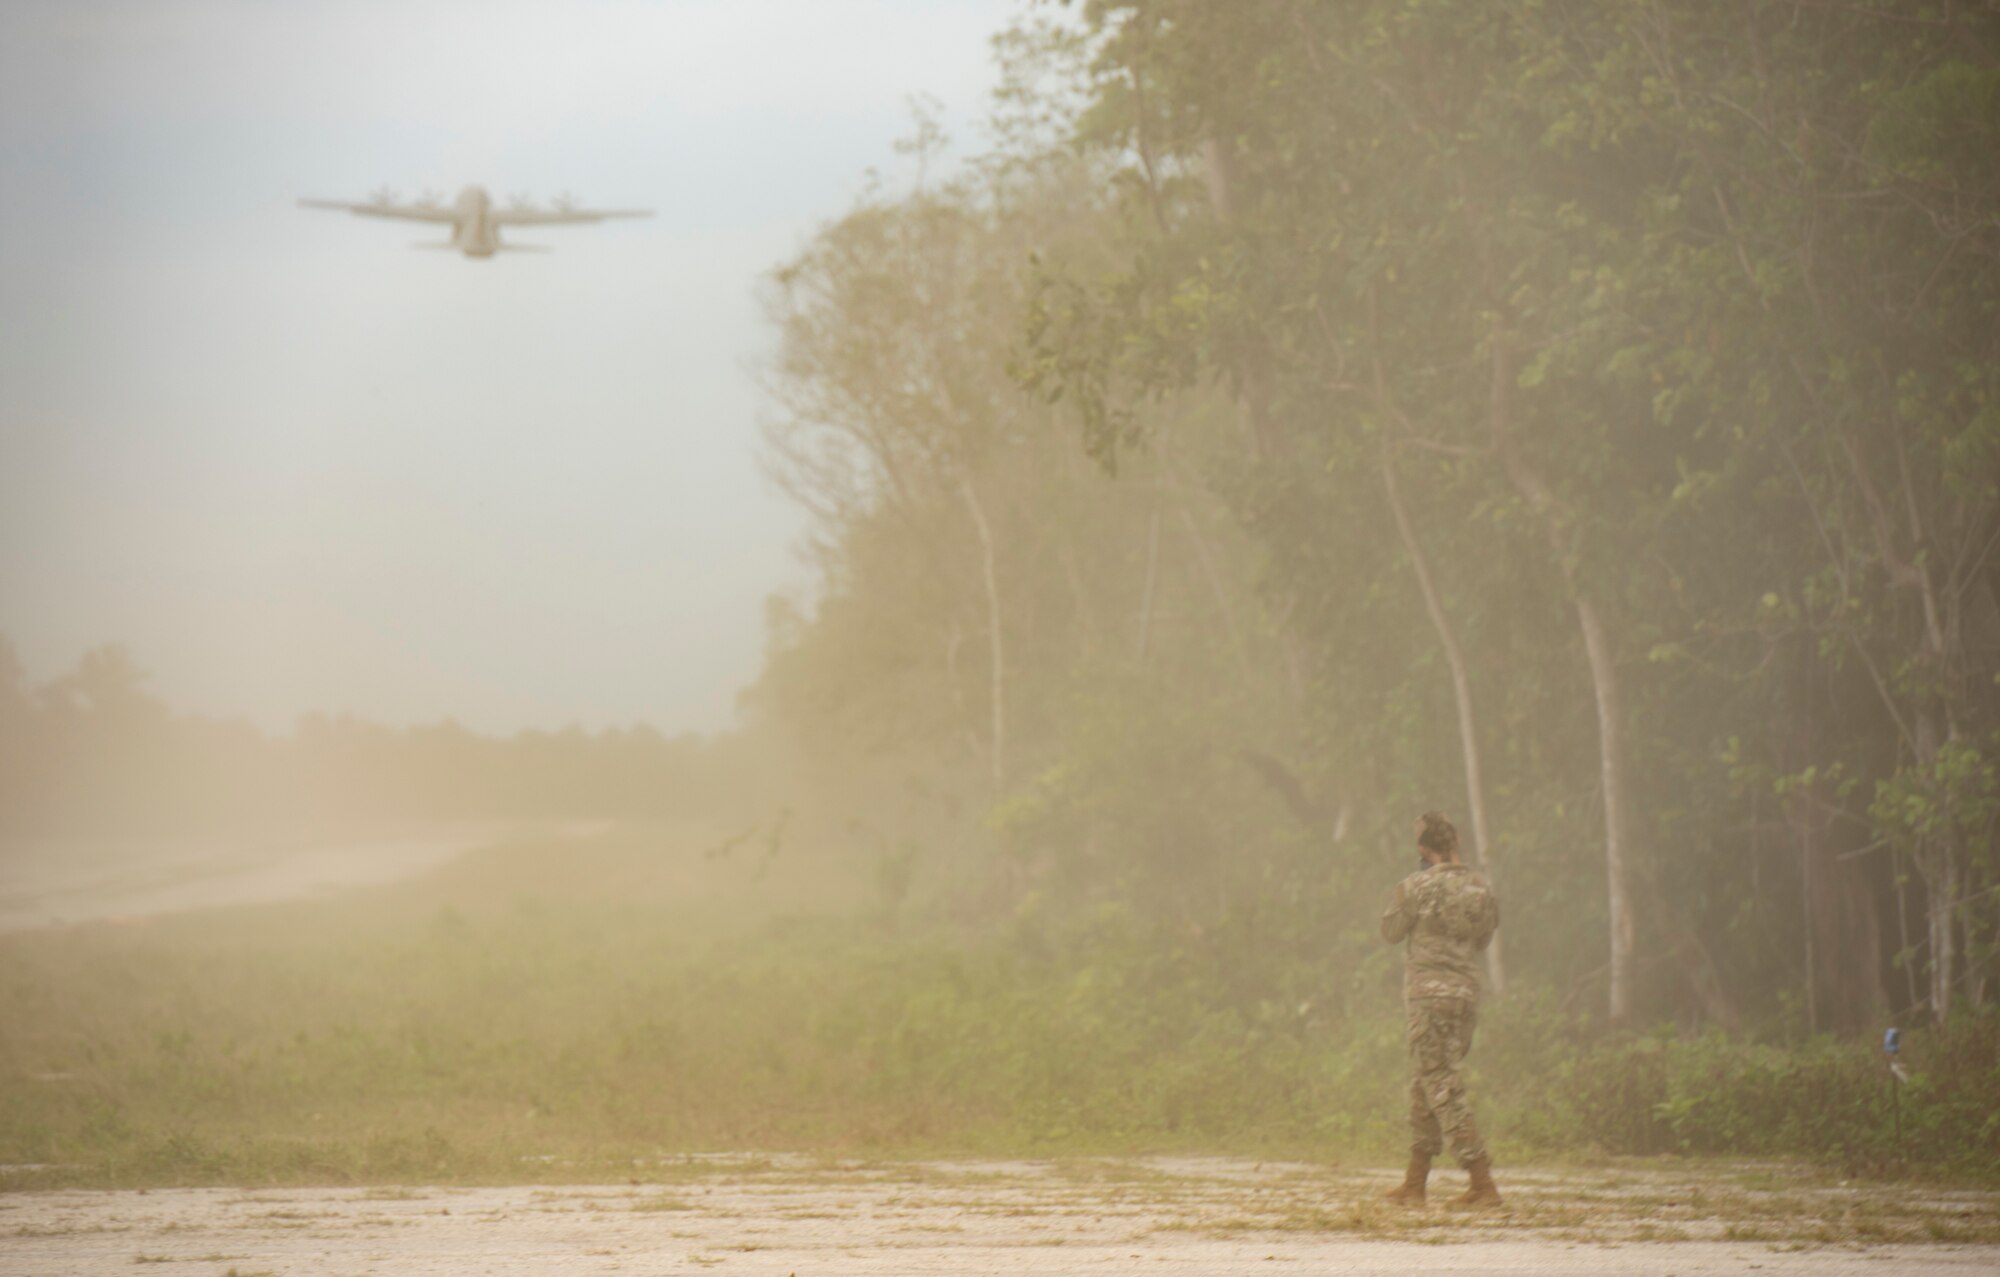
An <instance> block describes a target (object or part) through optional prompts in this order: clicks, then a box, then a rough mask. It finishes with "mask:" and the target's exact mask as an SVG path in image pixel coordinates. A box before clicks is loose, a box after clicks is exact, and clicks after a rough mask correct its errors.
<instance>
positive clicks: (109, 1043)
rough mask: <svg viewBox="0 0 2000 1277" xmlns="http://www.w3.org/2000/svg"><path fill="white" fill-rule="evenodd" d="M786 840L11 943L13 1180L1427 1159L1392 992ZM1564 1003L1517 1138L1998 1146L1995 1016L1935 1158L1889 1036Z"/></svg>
mask: <svg viewBox="0 0 2000 1277" xmlns="http://www.w3.org/2000/svg"><path fill="white" fill-rule="evenodd" d="M724 848H727V849H728V853H727V854H726V855H718V854H716V853H717V851H718V849H724ZM788 855H789V856H791V857H793V858H790V859H788V858H786V857H774V856H771V855H769V854H768V853H767V851H766V849H763V848H760V847H759V846H757V845H756V844H755V843H749V844H742V843H738V844H733V845H732V844H730V843H729V842H728V840H727V839H725V838H724V837H723V836H722V835H721V834H720V833H717V832H715V831H707V830H700V829H688V828H681V829H651V830H648V829H629V830H624V831H620V832H615V833H610V834H606V835H602V836H599V837H596V838H592V839H588V840H584V841H578V842H571V843H564V844H543V845H512V846H500V847H495V848H491V849H488V850H485V851H482V852H477V853H473V854H471V855H468V856H466V857H464V858H462V859H460V860H458V861H455V862H453V863H452V864H450V865H448V866H447V867H446V868H444V869H442V870H440V871H437V872H435V873H432V874H430V875H427V876H424V877H422V878H418V879H414V880H411V881H407V882H404V883H400V884H396V885H393V886H388V887H382V888H376V889H371V890H366V891H352V892H347V893H343V894H340V895H337V896H332V897H328V898H324V899H316V900H307V901H298V902H293V903H287V904H281V905H265V906H257V907H243V908H235V909H225V910H213V911H209V912H206V913H192V914H182V915H178V916H171V917H163V918H156V919H151V920H147V921H144V922H137V923H132V924H128V925H102V924H100V925H91V926H78V927H71V928H65V929H60V930H46V931H39V932H31V933H22V934H16V935H12V936H6V937H0V1187H3V1186H13V1187H30V1186H53V1185H131V1186H139V1185H165V1184H205V1183H228V1184H262V1183H268V1184H344V1183H354V1184H371V1183H372V1184H386V1183H416V1182H434V1183H507V1182H526V1181H535V1182H551V1181H572V1182H588V1181H606V1180H612V1181H616V1180H622V1179H624V1178H626V1177H627V1176H628V1175H630V1174H633V1173H634V1166H635V1163H637V1164H639V1165H643V1166H645V1167H647V1168H649V1169H647V1170H646V1171H645V1172H644V1173H645V1174H646V1175H647V1177H648V1178H650V1179H654V1180H657V1179H659V1178H660V1177H661V1176H662V1175H666V1176H669V1177H671V1176H672V1175H675V1174H686V1175H694V1176H699V1175H702V1174H706V1173H708V1172H707V1171H706V1170H705V1169H704V1168H705V1167H708V1166H710V1165H713V1164H714V1163H710V1162H704V1161H681V1160H679V1159H681V1158H682V1157H683V1156H684V1155H686V1154H690V1153H728V1154H732V1155H737V1156H739V1157H754V1156H755V1155H757V1154H758V1153H760V1152H773V1151H787V1152H803V1153H806V1154H809V1155H810V1154H826V1155H829V1156H833V1155H838V1156H856V1155H861V1156H888V1157H913V1156H926V1155H938V1154H949V1155H1033V1156H1078V1155H1080V1156H1091V1155H1122V1154H1132V1153H1163V1152H1202V1153H1228V1154H1238V1155H1249V1156H1272V1157H1285V1158H1293V1159H1299V1160H1305V1161H1315V1162H1329V1161H1341V1160H1346V1161H1353V1160H1356V1159H1359V1160H1365V1161H1368V1162H1371V1163H1386V1162H1390V1161H1394V1160H1396V1159H1398V1158H1399V1157H1400V1156H1401V1150H1402V1141H1403V1138H1404V1137H1403V1134H1402V1120H1403V1105H1404V1100H1403V1088H1404V1086H1405V1085H1406V1082H1405V1077H1404V1074H1403V1068H1404V1062H1403V1053H1402V1044H1401V1026H1400V1020H1399V1017H1398V1014H1397V1011H1396V1008H1395V1007H1394V1005H1393V994H1389V993H1386V992H1385V994H1384V996H1383V998H1382V999H1381V1002H1382V1006H1381V1008H1380V1013H1379V1014H1373V1015H1370V1016H1369V1017H1368V1018H1367V1019H1365V1020H1364V1021H1361V1022H1356V1023H1349V1024H1345V1025H1318V1026H1309V1027H1304V1028H1302V1027H1299V1026H1298V1025H1297V1023H1296V1022H1295V1021H1293V1020H1289V1019H1287V1018H1285V1016H1284V1015H1283V1014H1282V1010H1283V1009H1282V1008H1281V1009H1279V1012H1273V1011H1272V1010H1271V1008H1269V1007H1261V1008H1260V1007H1257V1006H1246V1005H1244V1004H1243V1002H1242V999H1241V998H1240V996H1237V995H1235V994H1233V993H1232V992H1230V989H1229V986H1228V982H1227V980H1226V979H1222V978H1220V977H1218V976H1217V975H1216V974H1215V973H1214V972H1212V971H1209V970H1207V969H1206V968H1204V967H1203V966H1201V965H1200V964H1193V965H1190V964H1189V963H1187V962H1185V961H1181V960H1178V959H1177V960H1175V961H1170V962H1163V961H1161V960H1160V958H1159V956H1158V954H1157V953H1156V952H1154V951H1153V950H1150V949H1148V948H1147V947H1145V946H1144V945H1139V946H1132V945H1129V944H1128V945H1125V946H1124V947H1119V946H1117V945H1108V946H1103V947H1100V948H1098V949H1082V950H1079V949H1074V948H1072V949H1068V950H1063V949H1057V950H1054V951H1050V952H1041V953H1039V954H1038V953H1036V952H1035V946H1033V945H1023V944H1020V943H1016V942H1012V941H1007V940H1003V939H1002V938H1000V937H998V936H994V935H984V936H973V935H953V934H951V933H949V932H948V931H947V929H946V928H944V927H943V926H926V925H924V924H923V921H922V919H921V918H919V917H914V916H913V917H906V918H903V919H902V920H901V922H900V925H891V923H892V920H891V919H890V918H889V917H888V916H887V914H886V913H885V908H884V906H883V904H882V898H883V897H882V895H881V893H880V892H878V891H877V890H876V888H875V887H874V886H872V885H871V882H872V879H871V876H870V874H869V873H868V872H867V870H866V867H860V868H858V869H857V867H855V866H843V865H839V864H836V863H834V862H831V861H828V860H812V859H808V858H805V857H803V856H799V855H798V854H797V853H796V852H788ZM1288 1026H1289V1027H1288ZM1568 1027H1569V1026H1567V1025H1565V1024H1564V1023H1562V1022H1560V1021H1558V1020H1552V1019H1551V1018H1550V1015H1549V1013H1548V1011H1547V1007H1546V1004H1545V1003H1541V1004H1538V1003H1536V1002H1534V1001H1533V1000H1532V999H1521V998H1510V999H1509V1001H1508V1002H1507V1003H1506V1004H1502V1005H1500V1006H1497V1007H1495V1008H1493V1009H1492V1011H1491V1013H1490V1014H1489V1016H1488V1021H1487V1023H1484V1024H1483V1025H1482V1029H1481V1035H1482V1036H1481V1041H1480V1043H1479V1046H1478V1048H1477V1049H1476V1050H1475V1053H1474V1068H1473V1071H1472V1078H1471V1080H1472V1085H1473V1090H1474V1099H1475V1104H1476V1106H1477V1108H1478V1111H1479V1113H1480V1116H1481V1120H1482V1123H1483V1124H1484V1125H1485V1126H1486V1128H1487V1130H1488V1134H1489V1136H1490V1137H1491V1139H1492V1141H1493V1143H1494V1146H1495V1148H1496V1150H1497V1152H1498V1154H1499V1156H1500V1158H1501V1160H1502V1161H1503V1162H1507V1161H1513V1162H1519V1161H1521V1160H1524V1159H1526V1158H1529V1157H1534V1158H1537V1159H1541V1160H1547V1159H1549V1158H1551V1157H1558V1158H1566V1159H1573V1158H1578V1157H1583V1158H1591V1157H1596V1156H1600V1155H1603V1154H1606V1153H1658V1152H1684V1153H1692V1154H1719V1155H1742V1154H1755V1155H1760V1156H1773V1155H1775V1156H1792V1157H1808V1158H1815V1159H1818V1160H1820V1161H1822V1162H1825V1163H1830V1164H1834V1165H1836V1166H1843V1167H1846V1168H1847V1169H1848V1170H1849V1171H1850V1172H1854V1171H1859V1172H1860V1173H1869V1172H1870V1170H1871V1169H1875V1170H1881V1169H1885V1168H1886V1169H1887V1170H1889V1171H1892V1172H1900V1171H1902V1170H1908V1169H1927V1170H1928V1171H1931V1172H1936V1173H1945V1174H1949V1175H1953V1176H1959V1177H1963V1176H1967V1175H1970V1176H1972V1177H1974V1178H1991V1177H1992V1176H1993V1175H1994V1174H1995V1173H1996V1170H1995V1162H1996V1160H2000V1159H1994V1158H1992V1157H1991V1156H1990V1155H1989V1154H1988V1153H1987V1151H1986V1150H1987V1149H1988V1148H1989V1146H1990V1145H1991V1144H1992V1142H1993V1139H1994V1130H1995V1129H1996V1121H1997V1119H1995V1118H1994V1117H1993V1113H1994V1111H1995V1109H1994V1105H1995V1103H1996V1101H1995V1099H1994V1095H1993V1091H1992V1089H1991V1088H1988V1087H1986V1086H1985V1085H1984V1082H1985V1080H1986V1079H1989V1078H1990V1077H1991V1076H1992V1074H1993V1072H1994V1066H1993V1061H1992V1058H1991V1057H1992V1056H1993V1054H1994V1053H1993V1051H1992V1049H1991V1048H1992V1038H1993V1033H1992V1026H1991V1025H1990V1024H1987V1025H1985V1026H1984V1028H1978V1027H1977V1026H1975V1031H1974V1032H1972V1033H1971V1034H1968V1035H1962V1036H1961V1038H1960V1039H1958V1040H1957V1041H1958V1047H1957V1048H1955V1049H1959V1050H1960V1054H1961V1056H1962V1057H1963V1058H1962V1059H1960V1060H1959V1062H1958V1063H1956V1064H1953V1065H1952V1066H1951V1067H1952V1068H1953V1069H1954V1070H1956V1072H1954V1073H1952V1074H1950V1075H1948V1076H1947V1075H1945V1074H1942V1073H1941V1074H1940V1075H1939V1077H1938V1078H1936V1079H1933V1080H1929V1081H1926V1082H1925V1086H1926V1087H1928V1090H1924V1091H1921V1092H1919V1093H1914V1094H1913V1095H1912V1097H1911V1100H1910V1102H1909V1103H1908V1104H1906V1107H1905V1112H1904V1117H1905V1121H1906V1123H1908V1124H1909V1125H1910V1127H1911V1131H1912V1139H1911V1141H1910V1143H1909V1145H1908V1147H1909V1148H1911V1149H1913V1150H1916V1151H1917V1152H1919V1153H1921V1152H1922V1151H1923V1150H1924V1149H1926V1148H1929V1149H1932V1150H1933V1151H1934V1153H1935V1155H1933V1156H1928V1157H1920V1158H1917V1159H1911V1160H1906V1159H1905V1158H1904V1157H1903V1156H1902V1153H1901V1151H1900V1150H1899V1149H1897V1148H1891V1147H1890V1146H1888V1145H1887V1144H1886V1143H1885V1141H1887V1140H1888V1139H1889V1134H1888V1127H1887V1125H1886V1122H1887V1113H1886V1110H1883V1109H1881V1107H1880V1103H1879V1101H1880V1099H1881V1094H1882V1093H1881V1091H1880V1090H1879V1088H1878V1087H1877V1086H1876V1079H1875V1077H1874V1074H1873V1073H1871V1072H1870V1071H1869V1069H1870V1068H1871V1067H1872V1065H1871V1062H1870V1061H1869V1060H1868V1059H1866V1058H1864V1057H1865V1051H1862V1050H1861V1049H1860V1048H1858V1047H1854V1046H1852V1045H1843V1044H1835V1043H1830V1042H1827V1043H1820V1044H1817V1045H1815V1046H1813V1047H1811V1049H1809V1050H1796V1051H1791V1052H1784V1051H1777V1050H1774V1049H1773V1048H1770V1047H1768V1046H1753V1045H1750V1044H1738V1043H1733V1042H1729V1041H1725V1040H1721V1039H1718V1038H1714V1037H1708V1038H1698V1039H1693V1040H1685V1041H1681V1040H1672V1039H1665V1038H1632V1037H1626V1038H1622V1039H1617V1040H1609V1039H1607V1040H1601V1041H1599V1042H1597V1043H1595V1044H1592V1043H1579V1042H1577V1041H1576V1040H1574V1039H1572V1038H1570V1037H1568V1036H1566V1031H1567V1029H1568ZM1592 1052H1594V1053H1595V1054H1592ZM1936 1058H1937V1059H1939V1060H1941V1061H1942V1060H1944V1059H1945V1055H1944V1053H1943V1052H1942V1051H1941V1050H1940V1051H1939V1052H1937V1053H1936ZM1940 1067H1942V1066H1940ZM1926 1140H1928V1141H1930V1142H1929V1143H1928V1144H1926V1143H1924V1141H1926ZM1945 1141H1948V1142H1945ZM1885 1149H1887V1150H1888V1151H1887V1152H1886V1153H1885V1152H1884V1150H1885ZM661 1159H667V1167H666V1168H665V1169H662V1165H661ZM676 1166H677V1167H680V1169H679V1170H674V1169H672V1168H673V1167H676ZM1982 1168H1984V1169H1983V1170H1982Z"/></svg>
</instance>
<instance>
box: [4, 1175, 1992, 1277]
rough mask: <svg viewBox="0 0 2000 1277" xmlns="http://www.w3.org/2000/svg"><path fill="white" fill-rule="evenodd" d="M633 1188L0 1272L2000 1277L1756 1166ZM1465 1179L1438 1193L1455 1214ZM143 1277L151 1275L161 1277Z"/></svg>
mask: <svg viewBox="0 0 2000 1277" xmlns="http://www.w3.org/2000/svg"><path fill="white" fill-rule="evenodd" d="M633 1177H634V1178H635V1179H637V1180H638V1181H639V1182H638V1183H629V1184H623V1185H617V1186H554V1187H506V1188H309V1189H268V1190H266V1189H254V1190H239V1189H155V1190H152V1191H150V1192H137V1191H119V1192H92V1191H67V1190H66V1191H26V1192H15V1193H9V1194H6V1195H4V1196H0V1273H5V1274H22V1275H23V1277H25V1275H27V1274H34V1275H36V1277H67V1275H70V1274H74V1275H76V1277H85V1275H88V1277H100V1275H101V1274H106V1273H123V1272H132V1271H134V1270H135V1266H136V1267H137V1268H138V1270H139V1271H148V1272H161V1273H167V1274H200V1275H201V1277H211V1275H214V1277H223V1275H225V1274H228V1273H230V1272H231V1271H232V1270H233V1271H234V1273H235V1274H237V1277H252V1275H253V1274H260V1275H261V1274H270V1275H272V1277H360V1275H361V1274H380V1275H382V1277H391V1275H394V1277H475V1275H478V1277H500V1275H512V1274H520V1275H521V1277H527V1275H529V1274H535V1275H537V1277H540V1275H542V1274H550V1273H563V1274H663V1273H688V1272H699V1271H704V1270H711V1269H712V1270H715V1271H717V1272H720V1273H725V1274H726V1273H738V1274H758V1275H765V1274H771V1275H775V1277H787V1275H789V1274H797V1275H798V1277H809V1275H810V1277H821V1275H824V1277H837V1275H846V1274H857V1275H858V1274H869V1275H871V1277H889V1275H896V1274H908V1275H910V1277H918V1275H930V1274H938V1275H940V1277H941V1275H943V1274H953V1275H954V1277H956V1275H960V1274H977V1273H1029V1274H1034V1273H1157V1274H1197V1273H1198V1274H1203V1275H1205V1277H1206V1275H1210V1274H1237V1273H1262V1274H1270V1273H1285V1272H1291V1273H1343V1274H1383V1275H1385V1277H1386V1275H1387V1274H1403V1273H1523V1274H1525V1273H1577V1274H1583V1273H1590V1274H1614V1275H1622V1274H1650V1275H1652V1277H1661V1275H1664V1274H1674V1275H1676V1277H1694V1275H1696V1274H1709V1273H1749V1272H1757V1273H1760V1274H1773V1275H1776V1274H1805V1273H1813V1274H1835V1275H1838V1274H1847V1273H1852V1274H1882V1275H1887V1274H1938V1275H1939V1277H1944V1275H1946V1274H1951V1275H1959V1274H1963V1275H1964V1277H1972V1275H1974V1274H1980V1275H1983V1274H1988V1273H1993V1272H1997V1271H2000V1194H1995V1193H1991V1192H1977V1191H1939V1190H1935V1189H1925V1188H1920V1187H1908V1186H1888V1187H1884V1186H1880V1185H1871V1186H1858V1185H1855V1186H1850V1185H1844V1184H1841V1183H1838V1182H1835V1181H1828V1180H1822V1179H1819V1178H1817V1177H1815V1176H1813V1175H1811V1174H1810V1173H1807V1172H1804V1171H1798V1170H1793V1169H1788V1168H1785V1167H1771V1166H1740V1165H1739V1166H1721V1167H1718V1166H1714V1165H1700V1166H1692V1165H1691V1166H1689V1167H1687V1168H1685V1169H1681V1168H1669V1169H1661V1168H1659V1167H1656V1166H1648V1167H1644V1168H1631V1167H1621V1168H1609V1169H1605V1170H1601V1171H1562V1172H1555V1171H1533V1170H1516V1171H1514V1172H1513V1173H1511V1174H1508V1175H1504V1176H1503V1177H1502V1186H1503V1188H1505V1189H1507V1190H1508V1205H1507V1207H1506V1208H1505V1209H1504V1210H1501V1211H1498V1212H1490V1213H1478V1214H1465V1213H1460V1212H1456V1211H1452V1210H1449V1209H1447V1208H1445V1207H1443V1206H1439V1205H1433V1206H1432V1207H1430V1208H1429V1209H1426V1210H1421V1211H1405V1210H1399V1209H1394V1208H1390V1207H1386V1206H1381V1205H1378V1204H1377V1203H1375V1202H1374V1201H1373V1200H1372V1193H1373V1192H1374V1191H1375V1190H1377V1189H1379V1187H1380V1186H1381V1185H1382V1184H1383V1183H1385V1182H1388V1181H1391V1180H1393V1178H1394V1177H1393V1175H1392V1174H1391V1173H1390V1172H1388V1171H1384V1170H1370V1171H1359V1170H1329V1169H1327V1168H1324V1167H1313V1166H1305V1165H1290V1164H1276V1163H1251V1162H1240V1161H1230V1160H1223V1159H1163V1158H1147V1159H1130V1160H1115V1161H1110V1160H1092V1161H1073V1162H1072V1161H1065V1162H950V1163H946V1162H926V1163H903V1162H898V1163H855V1162H829V1161H817V1160H810V1159H804V1158H743V1157H731V1156H718V1157H713V1158H671V1159H661V1160H660V1161H658V1162H654V1163H649V1164H646V1165H642V1166H636V1167H634V1168H633ZM1456 1178H1458V1177H1456V1176H1451V1175H1442V1176H1440V1177H1439V1179H1441V1180H1443V1181H1444V1183H1443V1184H1442V1185H1440V1186H1439V1187H1440V1188H1442V1189H1444V1190H1447V1191H1452V1192H1455V1191H1456V1190H1457V1187H1458V1186H1457V1184H1456V1183H1454V1182H1453V1181H1454V1180H1455V1179H1456ZM154 1265H158V1266H159V1267H157V1268H156V1267H153V1266H154Z"/></svg>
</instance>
